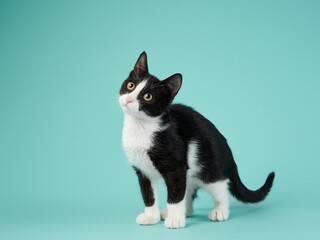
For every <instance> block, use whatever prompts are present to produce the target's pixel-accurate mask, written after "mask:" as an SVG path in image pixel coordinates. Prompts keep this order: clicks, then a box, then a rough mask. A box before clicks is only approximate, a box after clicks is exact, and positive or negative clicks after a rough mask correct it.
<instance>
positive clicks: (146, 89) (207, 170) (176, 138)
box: [119, 52, 275, 228]
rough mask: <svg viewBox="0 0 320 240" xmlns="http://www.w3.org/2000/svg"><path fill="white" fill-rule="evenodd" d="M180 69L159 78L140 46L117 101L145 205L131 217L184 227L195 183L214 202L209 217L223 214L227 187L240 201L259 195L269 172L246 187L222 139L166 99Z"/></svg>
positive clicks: (269, 179) (267, 184)
mask: <svg viewBox="0 0 320 240" xmlns="http://www.w3.org/2000/svg"><path fill="white" fill-rule="evenodd" d="M181 84H182V75H181V74H174V75H172V76H171V77H169V78H167V79H165V80H163V81H160V80H159V79H158V78H156V77H155V76H153V75H151V74H149V72H148V64H147V55H146V53H145V52H143V53H142V54H141V55H140V57H139V59H138V60H137V62H136V64H135V66H134V69H133V70H132V71H131V72H130V74H129V76H128V78H127V79H126V80H125V81H124V82H123V84H122V86H121V89H120V97H119V103H120V105H121V107H122V110H123V112H124V126H123V134H122V143H123V147H124V150H125V152H126V155H127V157H128V160H129V162H130V164H131V165H132V166H133V168H134V170H135V172H136V174H137V176H138V180H139V184H140V189H141V193H142V198H143V201H144V204H145V210H144V212H143V213H142V214H140V215H139V216H138V217H137V219H136V222H137V223H138V224H140V225H152V224H156V223H157V222H158V221H160V219H162V220H164V221H165V226H166V227H168V228H182V227H185V224H186V220H185V219H186V217H189V216H191V215H192V214H193V200H194V198H195V196H196V192H197V190H198V189H199V188H202V189H204V190H205V191H206V192H208V193H209V194H210V195H211V196H212V198H213V200H214V202H215V206H214V208H213V210H212V211H210V212H209V219H210V220H212V221H225V220H227V219H228V216H229V200H228V192H230V193H231V194H232V195H233V196H234V197H235V198H237V199H238V200H240V201H242V202H245V203H256V202H260V201H262V200H264V198H265V197H266V196H267V194H268V193H269V191H270V189H271V187H272V184H273V180H274V176H275V173H274V172H271V173H270V174H269V175H268V177H267V180H266V181H265V183H264V185H263V186H262V187H261V188H260V189H258V190H256V191H251V190H249V189H247V188H246V187H245V186H244V185H243V183H242V182H241V180H240V177H239V174H238V170H237V165H236V163H235V162H234V159H233V156H232V152H231V150H230V148H229V146H228V143H227V140H226V139H225V138H224V137H223V136H222V134H221V133H220V132H219V131H218V130H217V128H216V127H215V126H214V125H213V124H212V123H211V122H210V121H209V120H208V119H206V118H205V117H203V116H202V115H201V114H200V113H198V112H196V111H195V110H193V109H192V108H190V107H187V106H185V105H182V104H171V102H172V100H173V99H174V97H175V96H176V94H177V93H178V91H179V90H180V87H181ZM160 178H163V179H164V182H165V184H166V187H167V192H168V197H167V208H166V209H163V210H161V211H160V210H159V207H158V197H157V182H158V180H159V179H160Z"/></svg>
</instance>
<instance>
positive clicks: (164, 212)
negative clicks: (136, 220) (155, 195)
mask: <svg viewBox="0 0 320 240" xmlns="http://www.w3.org/2000/svg"><path fill="white" fill-rule="evenodd" d="M192 214H193V209H187V210H186V217H191V216H192ZM160 215H161V221H164V220H165V219H166V218H167V217H168V209H166V208H163V209H161V211H160Z"/></svg>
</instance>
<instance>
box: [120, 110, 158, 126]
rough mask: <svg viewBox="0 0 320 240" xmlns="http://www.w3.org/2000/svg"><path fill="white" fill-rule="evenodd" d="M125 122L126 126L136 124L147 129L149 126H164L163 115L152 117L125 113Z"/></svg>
mask: <svg viewBox="0 0 320 240" xmlns="http://www.w3.org/2000/svg"><path fill="white" fill-rule="evenodd" d="M124 122H125V125H126V123H130V125H132V124H134V125H137V126H139V127H143V126H145V127H147V126H155V125H158V126H159V127H160V126H161V125H162V115H160V116H157V117H150V116H147V115H146V114H144V115H133V114H128V113H125V115H124Z"/></svg>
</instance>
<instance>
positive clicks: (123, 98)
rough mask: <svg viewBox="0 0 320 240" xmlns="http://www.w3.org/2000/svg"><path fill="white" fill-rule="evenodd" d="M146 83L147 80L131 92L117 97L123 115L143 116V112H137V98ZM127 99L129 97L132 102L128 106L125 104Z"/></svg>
mask: <svg viewBox="0 0 320 240" xmlns="http://www.w3.org/2000/svg"><path fill="white" fill-rule="evenodd" d="M146 83H147V80H144V81H142V82H141V83H139V84H138V85H137V86H136V88H135V89H134V90H133V91H132V92H130V93H126V94H123V95H121V96H120V97H119V103H120V105H121V107H122V110H123V111H124V112H125V113H129V114H139V115H145V114H144V113H143V112H139V101H138V99H137V97H138V95H139V93H140V92H141V90H142V89H143V88H144V87H145V85H146ZM127 97H130V98H131V100H132V102H131V103H129V104H127V103H126V98H127Z"/></svg>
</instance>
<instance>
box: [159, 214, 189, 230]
mask: <svg viewBox="0 0 320 240" xmlns="http://www.w3.org/2000/svg"><path fill="white" fill-rule="evenodd" d="M164 225H165V226H166V227H167V228H183V227H185V226H186V218H185V216H168V217H167V218H166V220H165V221H164Z"/></svg>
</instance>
